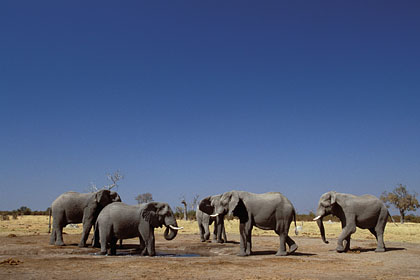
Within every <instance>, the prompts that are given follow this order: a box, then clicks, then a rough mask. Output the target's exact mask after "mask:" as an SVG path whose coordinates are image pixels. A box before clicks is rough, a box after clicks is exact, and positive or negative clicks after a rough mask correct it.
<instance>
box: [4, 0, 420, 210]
mask: <svg viewBox="0 0 420 280" xmlns="http://www.w3.org/2000/svg"><path fill="white" fill-rule="evenodd" d="M419 13H420V3H419V2H418V1H348V2H344V1H263V2H261V1H211V2H208V1H89V2H86V1H71V2H62V1H1V3H0V34H1V36H0V126H1V130H2V133H1V137H0V173H1V174H0V177H1V180H0V189H1V192H2V193H3V194H6V195H2V196H1V197H0V209H1V210H6V209H9V210H11V209H16V208H19V207H20V206H23V205H25V206H28V207H30V208H31V209H39V210H44V209H46V208H47V207H48V206H49V205H50V203H51V202H52V201H53V200H54V199H55V198H56V197H57V196H58V195H59V194H61V193H62V192H65V191H68V190H75V191H80V192H84V191H86V190H87V189H88V185H89V183H90V182H94V183H96V185H98V186H101V185H103V184H106V183H107V182H106V176H105V174H106V173H110V172H113V171H115V170H117V169H119V170H120V171H121V173H122V174H123V175H125V179H124V180H123V181H121V183H120V187H119V190H118V191H119V193H120V194H121V196H122V199H123V201H125V202H126V203H128V204H134V203H136V201H135V200H134V197H135V196H136V195H137V194H140V193H145V192H150V193H152V194H153V197H154V199H155V200H158V201H166V202H169V203H170V204H171V205H172V206H173V208H175V207H176V206H180V202H179V201H180V197H182V196H185V197H186V198H187V200H191V199H192V198H193V196H194V195H196V194H198V195H200V197H201V198H204V197H205V196H207V195H211V194H218V193H222V192H225V191H229V190H231V189H238V190H247V191H251V192H258V193H260V192H267V191H280V192H282V193H283V194H285V195H286V196H287V197H288V198H289V199H290V200H291V201H292V203H293V204H294V205H295V207H296V209H297V210H298V212H300V213H304V212H308V211H310V210H314V209H315V208H316V204H317V202H318V199H319V197H320V195H321V194H322V193H324V192H326V191H329V190H332V189H333V190H336V191H340V192H347V193H353V194H365V193H370V194H374V195H376V196H379V195H380V194H381V193H382V192H383V191H385V190H387V191H391V190H392V189H393V188H394V187H395V186H396V185H397V184H400V183H401V184H404V185H407V187H408V189H409V190H411V191H417V192H420V148H419V143H420V110H419V108H420V53H419V50H420V36H419V30H420V17H419Z"/></svg>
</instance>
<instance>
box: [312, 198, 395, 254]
mask: <svg viewBox="0 0 420 280" xmlns="http://www.w3.org/2000/svg"><path fill="white" fill-rule="evenodd" d="M329 214H332V215H334V216H337V217H338V218H339V219H340V221H341V227H342V228H343V231H342V232H341V234H340V236H339V237H338V242H337V248H336V250H337V252H347V251H348V250H349V249H350V236H351V235H352V234H353V233H355V232H356V227H359V228H362V229H369V231H370V232H371V233H372V234H373V235H374V236H375V237H376V240H377V248H376V250H375V252H385V244H384V239H383V235H384V230H385V226H386V222H387V220H388V216H389V212H388V209H387V208H386V206H385V204H384V203H383V202H382V201H381V200H379V199H378V198H376V197H375V196H373V195H368V194H366V195H362V196H355V195H352V194H346V193H337V192H335V191H330V192H327V193H324V194H323V195H322V196H321V198H320V199H319V203H318V209H317V211H316V215H317V217H315V219H314V221H317V223H318V227H319V230H320V232H321V238H322V240H323V241H324V242H325V243H328V241H327V240H326V239H325V230H324V224H323V223H322V218H323V217H325V216H327V215H329ZM343 243H344V244H343Z"/></svg>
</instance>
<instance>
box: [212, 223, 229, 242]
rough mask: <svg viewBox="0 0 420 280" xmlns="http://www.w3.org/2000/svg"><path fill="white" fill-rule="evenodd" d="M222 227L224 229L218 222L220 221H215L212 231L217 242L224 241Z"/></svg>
mask: <svg viewBox="0 0 420 280" xmlns="http://www.w3.org/2000/svg"><path fill="white" fill-rule="evenodd" d="M223 229H224V226H223V224H220V223H216V222H215V224H214V233H215V235H216V237H217V243H224V242H225V240H223V238H222V231H223ZM225 235H226V234H225Z"/></svg>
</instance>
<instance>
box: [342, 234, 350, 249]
mask: <svg viewBox="0 0 420 280" xmlns="http://www.w3.org/2000/svg"><path fill="white" fill-rule="evenodd" d="M343 246H344V252H348V251H349V250H350V236H348V237H347V238H346V239H344V240H343Z"/></svg>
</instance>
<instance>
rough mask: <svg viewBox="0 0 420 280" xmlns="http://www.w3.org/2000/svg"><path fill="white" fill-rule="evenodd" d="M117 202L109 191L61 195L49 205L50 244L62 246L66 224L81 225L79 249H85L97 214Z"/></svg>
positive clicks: (116, 195) (113, 193) (116, 196)
mask: <svg viewBox="0 0 420 280" xmlns="http://www.w3.org/2000/svg"><path fill="white" fill-rule="evenodd" d="M119 201H121V198H120V196H119V195H118V193H116V192H112V191H110V190H100V191H97V192H95V193H78V192H66V193H63V194H62V195H60V196H59V197H57V199H56V200H54V202H53V203H52V205H51V210H52V211H51V212H52V216H53V229H52V232H51V239H50V244H51V245H53V244H55V245H58V246H62V245H64V242H63V227H65V226H66V225H67V224H77V223H83V232H82V238H81V240H80V243H79V247H85V246H86V241H87V239H88V236H89V232H90V229H91V228H92V226H93V225H94V224H95V221H96V218H97V217H98V214H99V212H100V211H101V210H102V209H103V208H104V207H105V206H107V205H108V204H110V203H113V202H119ZM50 215H51V214H50Z"/></svg>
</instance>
